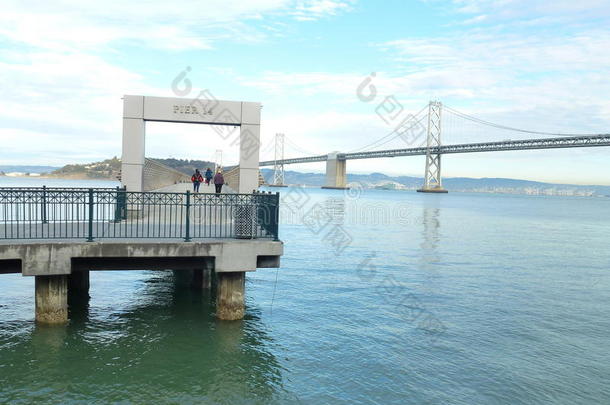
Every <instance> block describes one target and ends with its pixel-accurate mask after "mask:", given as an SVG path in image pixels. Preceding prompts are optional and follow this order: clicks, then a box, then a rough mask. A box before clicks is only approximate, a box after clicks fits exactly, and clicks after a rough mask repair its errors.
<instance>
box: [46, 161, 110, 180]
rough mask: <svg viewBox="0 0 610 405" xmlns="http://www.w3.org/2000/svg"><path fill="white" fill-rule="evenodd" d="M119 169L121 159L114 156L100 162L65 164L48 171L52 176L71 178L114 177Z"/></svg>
mask: <svg viewBox="0 0 610 405" xmlns="http://www.w3.org/2000/svg"><path fill="white" fill-rule="evenodd" d="M120 171H121V160H120V159H118V158H117V157H116V156H115V157H113V158H112V159H106V160H103V161H101V162H93V163H87V164H74V165H66V166H64V167H62V168H60V169H57V170H54V171H52V172H51V173H49V175H50V176H52V177H61V178H71V179H113V180H114V179H116V178H117V176H118V175H119V173H120Z"/></svg>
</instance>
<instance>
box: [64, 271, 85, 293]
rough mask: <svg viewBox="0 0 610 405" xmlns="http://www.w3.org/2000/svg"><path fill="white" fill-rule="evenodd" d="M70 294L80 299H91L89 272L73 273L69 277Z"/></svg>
mask: <svg viewBox="0 0 610 405" xmlns="http://www.w3.org/2000/svg"><path fill="white" fill-rule="evenodd" d="M68 294H69V295H71V296H78V297H87V298H88V297H89V271H88V270H81V271H73V272H72V273H71V274H70V275H69V276H68Z"/></svg>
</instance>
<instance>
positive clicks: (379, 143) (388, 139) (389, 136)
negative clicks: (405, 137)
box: [347, 105, 428, 153]
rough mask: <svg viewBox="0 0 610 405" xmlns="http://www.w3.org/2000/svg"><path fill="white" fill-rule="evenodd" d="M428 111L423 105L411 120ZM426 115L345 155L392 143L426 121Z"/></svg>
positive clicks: (426, 106)
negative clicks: (405, 132)
mask: <svg viewBox="0 0 610 405" xmlns="http://www.w3.org/2000/svg"><path fill="white" fill-rule="evenodd" d="M427 109H428V105H425V106H424V108H422V109H421V110H419V111H418V112H417V113H416V114H415V115H413V116H412V117H413V118H417V117H418V116H419V115H420V114H422V113H423V112H425V111H427ZM427 118H428V115H427V114H424V115H423V116H422V117H421V118H419V119H417V120H416V121H412V124H411V125H410V126H409V127H406V128H405V127H402V126H400V125H399V126H398V127H396V128H394V130H392V132H390V133H389V134H387V135H385V136H382V137H381V138H379V139H377V140H376V141H374V142H371V143H369V144H368V145H364V146H362V147H360V148H356V149H352V150H350V151H348V152H347V153H354V152H367V151H370V150H372V149H375V148H378V147H380V146H382V145H385V144H387V143H389V142H391V141H393V140H394V139H396V138H398V137H399V136H401V135H402V134H403V132H404V131H408V130H410V129H412V128H413V127H415V126H416V125H418V124H420V123H421V122H422V121H423V120H424V119H427Z"/></svg>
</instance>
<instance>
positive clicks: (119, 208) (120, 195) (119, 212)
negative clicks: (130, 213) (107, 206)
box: [114, 186, 127, 222]
mask: <svg viewBox="0 0 610 405" xmlns="http://www.w3.org/2000/svg"><path fill="white" fill-rule="evenodd" d="M124 219H127V187H119V186H117V187H116V206H115V209H114V222H121V220H124Z"/></svg>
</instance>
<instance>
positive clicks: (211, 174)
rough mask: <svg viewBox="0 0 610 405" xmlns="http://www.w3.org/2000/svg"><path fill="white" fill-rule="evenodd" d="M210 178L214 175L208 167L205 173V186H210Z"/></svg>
mask: <svg viewBox="0 0 610 405" xmlns="http://www.w3.org/2000/svg"><path fill="white" fill-rule="evenodd" d="M212 177H214V174H213V173H212V169H210V168H209V167H208V168H207V170H206V171H205V184H206V185H207V186H209V185H210V181H212Z"/></svg>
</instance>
